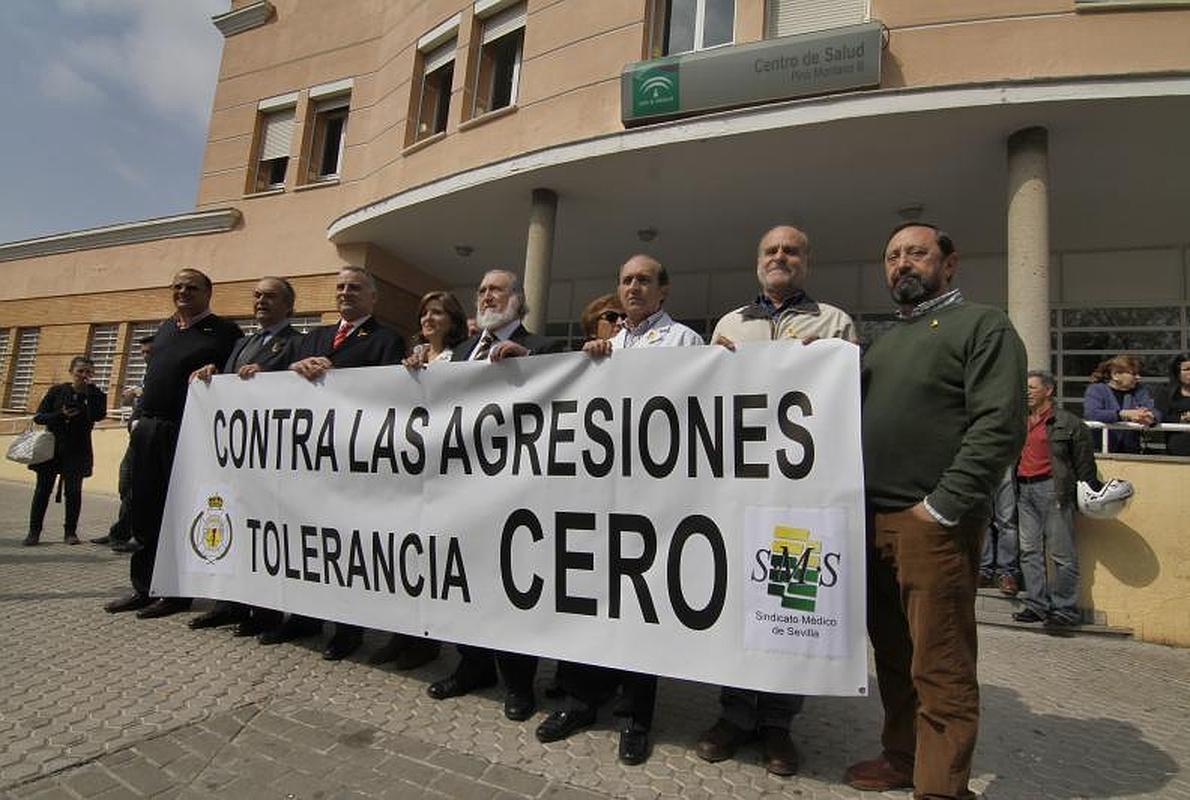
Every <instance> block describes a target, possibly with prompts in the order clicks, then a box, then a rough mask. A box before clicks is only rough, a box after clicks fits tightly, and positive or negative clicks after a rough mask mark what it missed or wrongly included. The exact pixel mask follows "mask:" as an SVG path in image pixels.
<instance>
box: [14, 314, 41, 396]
mask: <svg viewBox="0 0 1190 800" xmlns="http://www.w3.org/2000/svg"><path fill="white" fill-rule="evenodd" d="M40 339H41V328H21V329H19V330H18V331H17V358H16V364H14V365H13V368H12V381H11V382H10V383H9V390H8V407H9V408H13V409H16V410H17V411H25V410H27V409H28V407H29V390H30V389H31V388H32V387H33V367H34V365H35V364H36V363H37V343H38V341H39V340H40Z"/></svg>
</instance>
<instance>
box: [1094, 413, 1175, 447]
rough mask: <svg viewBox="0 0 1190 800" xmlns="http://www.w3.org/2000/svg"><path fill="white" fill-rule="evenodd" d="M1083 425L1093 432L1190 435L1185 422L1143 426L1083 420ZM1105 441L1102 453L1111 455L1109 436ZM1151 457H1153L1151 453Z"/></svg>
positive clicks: (1129, 423)
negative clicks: (1146, 432)
mask: <svg viewBox="0 0 1190 800" xmlns="http://www.w3.org/2000/svg"><path fill="white" fill-rule="evenodd" d="M1083 423H1084V424H1085V425H1086V426H1087V427H1088V428H1090V429H1091V430H1105V429H1106V430H1109V431H1136V432H1138V433H1139V432H1141V431H1156V432H1158V433H1190V425H1188V424H1186V423H1183V422H1161V423H1158V424H1156V425H1141V424H1140V423H1139V422H1094V421H1092V420H1083ZM1100 438H1101V439H1102V440H1103V441H1102V442H1101V443H1100V445H1099V452H1100V453H1110V452H1111V450H1110V443H1109V442H1108V439H1110V438H1111V437H1109V436H1101V437H1100ZM1149 455H1153V454H1152V453H1150V454H1149Z"/></svg>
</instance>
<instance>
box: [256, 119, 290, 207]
mask: <svg viewBox="0 0 1190 800" xmlns="http://www.w3.org/2000/svg"><path fill="white" fill-rule="evenodd" d="M259 119H260V123H259V124H260V137H259V141H260V144H259V145H258V148H257V151H258V156H257V158H256V175H255V178H254V179H253V181H252V191H254V192H267V191H268V190H270V189H281V188H283V187H284V186H285V171H286V170H287V169H288V168H289V148H290V144H291V143H292V141H293V127H294V110H293V108H282V109H277V110H274V111H266V112H262V113H261V114H260V117H259Z"/></svg>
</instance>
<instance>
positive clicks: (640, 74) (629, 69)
mask: <svg viewBox="0 0 1190 800" xmlns="http://www.w3.org/2000/svg"><path fill="white" fill-rule="evenodd" d="M882 27H883V26H882V24H881V23H880V22H869V23H865V24H863V25H850V26H847V27H844V28H832V29H831V30H828V31H820V32H817V33H810V34H803V35H800V36H786V37H783V38H780V39H767V40H765V41H761V42H755V43H751V44H744V45H738V46H732V47H719V48H715V49H713V50H703V51H700V52H696V53H685V54H683V55H679V56H669V57H667V58H659V59H654V60H652V61H639V62H637V63H635V64H629V65H628V66H626V67H625V68H624V71H623V72H622V73H621V74H620V98H621V104H620V107H621V117H622V119H623V121H624V124H625V125H634V124H639V123H641V122H645V121H650V120H657V119H665V118H671V117H678V116H683V115H686V114H694V113H699V112H705V111H714V110H717V109H724V108H733V107H737V106H744V105H751V104H753V103H764V102H768V101H773V100H789V99H792V98H795V97H808V96H810V95H816V94H828V93H831V92H841V91H846V90H848V89H863V88H869V87H872V86H879V85H880V36H881V29H882Z"/></svg>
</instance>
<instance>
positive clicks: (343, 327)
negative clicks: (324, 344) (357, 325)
mask: <svg viewBox="0 0 1190 800" xmlns="http://www.w3.org/2000/svg"><path fill="white" fill-rule="evenodd" d="M349 333H351V323H350V322H348V321H347V320H343V321H342V322H340V323H339V330H337V331H335V340H334V341H333V342H331V349H332V350H338V349H339V345H341V344H343V340H344V339H346V338H347V335H348V334H349Z"/></svg>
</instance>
